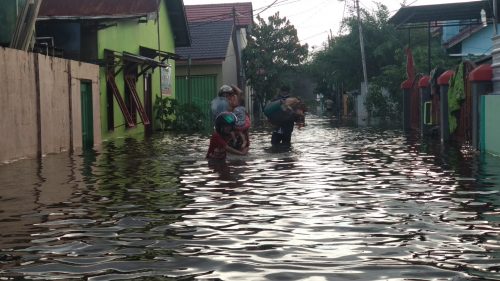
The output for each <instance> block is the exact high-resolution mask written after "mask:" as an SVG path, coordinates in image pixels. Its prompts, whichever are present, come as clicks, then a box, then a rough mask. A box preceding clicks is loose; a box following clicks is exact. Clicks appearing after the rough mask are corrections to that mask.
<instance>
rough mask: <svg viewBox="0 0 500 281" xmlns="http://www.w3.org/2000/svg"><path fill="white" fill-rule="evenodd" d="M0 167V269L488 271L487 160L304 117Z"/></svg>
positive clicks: (193, 274) (285, 276)
mask: <svg viewBox="0 0 500 281" xmlns="http://www.w3.org/2000/svg"><path fill="white" fill-rule="evenodd" d="M269 139H270V134H269V132H268V131H266V130H265V129H262V128H256V129H254V130H253V132H252V139H251V146H252V150H251V153H250V155H248V156H246V157H236V156H232V157H230V158H229V159H228V163H227V165H209V164H208V163H207V161H206V160H205V159H204V156H205V153H206V149H207V147H208V137H207V136H206V135H201V134H180V135H179V134H165V135H159V136H156V137H154V138H152V139H150V140H135V139H125V140H121V141H115V142H113V143H107V144H106V145H105V146H104V148H103V149H102V150H101V151H99V152H88V153H85V154H83V155H68V154H58V155H49V156H47V157H45V158H43V159H42V161H41V163H39V162H38V161H34V160H23V161H18V162H14V163H11V164H6V165H1V166H0V229H1V231H0V233H1V234H0V279H1V280H69V279H84V280H91V281H101V280H193V279H195V280H475V281H476V280H500V194H499V191H500V158H494V157H490V156H481V155H477V154H471V153H465V152H461V151H460V150H459V149H454V148H442V147H441V146H439V144H436V143H434V142H429V141H424V142H422V141H420V140H418V139H416V138H414V137H411V136H407V135H404V134H403V133H402V132H401V131H399V130H391V129H375V128H352V127H338V126H335V125H333V124H332V123H331V122H330V121H329V120H327V119H322V118H317V117H316V118H310V119H309V120H308V126H306V127H305V128H304V129H302V130H298V131H295V132H294V136H293V139H292V142H293V147H292V148H291V149H278V150H276V149H272V148H271V147H270V145H269Z"/></svg>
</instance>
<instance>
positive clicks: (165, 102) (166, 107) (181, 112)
mask: <svg viewBox="0 0 500 281" xmlns="http://www.w3.org/2000/svg"><path fill="white" fill-rule="evenodd" d="M154 108H155V116H156V117H155V118H156V120H157V121H159V122H160V124H161V129H162V130H174V131H194V130H200V129H202V128H203V126H204V125H203V112H202V111H201V109H200V108H199V107H197V106H196V105H194V104H179V103H178V102H177V100H175V99H172V98H169V97H160V96H156V101H155V106H154Z"/></svg>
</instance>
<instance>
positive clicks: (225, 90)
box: [218, 85, 234, 98]
mask: <svg viewBox="0 0 500 281" xmlns="http://www.w3.org/2000/svg"><path fill="white" fill-rule="evenodd" d="M233 93H234V90H233V88H232V87H231V86H229V85H222V87H220V89H219V94H218V95H219V97H225V98H227V96H229V95H232V94H233Z"/></svg>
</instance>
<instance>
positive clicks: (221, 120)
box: [206, 112, 248, 160]
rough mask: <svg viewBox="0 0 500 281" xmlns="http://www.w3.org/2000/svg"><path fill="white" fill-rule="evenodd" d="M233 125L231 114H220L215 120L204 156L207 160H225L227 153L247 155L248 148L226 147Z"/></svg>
mask: <svg viewBox="0 0 500 281" xmlns="http://www.w3.org/2000/svg"><path fill="white" fill-rule="evenodd" d="M235 124H236V116H235V115H234V114H233V113H231V112H222V113H220V114H219V115H218V116H217V117H216V118H215V131H214V132H213V134H212V137H211V138H210V145H209V147H208V152H207V156H206V157H207V158H208V159H219V160H225V159H226V154H227V152H229V153H231V154H236V155H246V154H247V153H248V147H243V148H241V149H236V148H232V147H231V146H229V145H228V141H229V140H230V139H231V138H232V136H231V132H233V131H234V127H235Z"/></svg>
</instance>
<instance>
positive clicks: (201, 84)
mask: <svg viewBox="0 0 500 281" xmlns="http://www.w3.org/2000/svg"><path fill="white" fill-rule="evenodd" d="M190 80H191V81H189V80H188V79H187V76H177V77H176V78H175V86H176V95H175V99H176V100H177V101H178V102H179V104H186V103H192V104H194V105H196V106H197V107H199V108H200V109H201V111H202V112H203V116H204V117H205V120H204V121H205V123H208V122H210V121H211V118H210V102H211V101H212V99H213V98H214V97H215V96H216V95H217V77H216V76H215V75H206V76H191V78H190ZM189 83H190V84H191V85H190V86H189Z"/></svg>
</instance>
